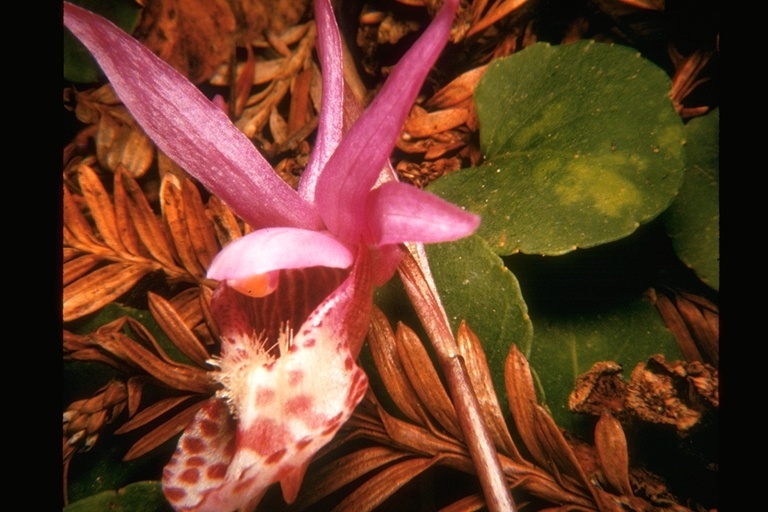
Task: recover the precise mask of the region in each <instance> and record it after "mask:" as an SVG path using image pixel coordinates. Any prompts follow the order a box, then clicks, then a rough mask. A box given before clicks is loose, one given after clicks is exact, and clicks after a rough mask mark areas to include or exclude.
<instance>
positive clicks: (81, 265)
mask: <svg viewBox="0 0 768 512" xmlns="http://www.w3.org/2000/svg"><path fill="white" fill-rule="evenodd" d="M101 261H102V257H101V256H98V255H96V254H84V255H82V256H79V257H77V258H73V259H70V260H68V261H66V262H65V263H64V271H63V275H62V283H63V284H64V286H67V285H68V284H70V283H72V282H74V281H76V280H77V279H80V278H81V277H83V276H84V275H86V274H87V273H88V272H90V271H91V270H92V269H93V268H95V267H96V265H98V264H99V262H101Z"/></svg>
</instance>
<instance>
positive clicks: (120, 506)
mask: <svg viewBox="0 0 768 512" xmlns="http://www.w3.org/2000/svg"><path fill="white" fill-rule="evenodd" d="M172 510H173V509H172V508H171V506H170V505H169V504H168V501H167V500H166V499H165V496H163V490H162V488H161V486H160V482H154V481H153V482H136V483H134V484H131V485H128V486H126V487H123V488H122V489H120V490H117V491H104V492H101V493H99V494H95V495H93V496H90V497H88V498H84V499H82V500H80V501H76V502H74V503H71V504H69V505H67V506H66V507H64V512H164V511H169V512H170V511H172Z"/></svg>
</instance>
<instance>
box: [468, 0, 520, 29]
mask: <svg viewBox="0 0 768 512" xmlns="http://www.w3.org/2000/svg"><path fill="white" fill-rule="evenodd" d="M526 2H527V0H497V1H496V2H495V3H494V4H493V5H492V6H491V7H490V8H488V10H487V11H486V10H485V5H486V3H487V2H485V1H484V2H475V3H473V5H472V7H471V11H472V24H471V28H470V29H469V31H468V32H467V34H466V36H465V37H471V36H472V35H474V34H477V33H479V32H482V31H483V30H485V29H486V28H488V27H490V26H491V25H493V24H494V23H496V22H497V21H499V20H500V19H502V18H503V17H505V16H507V15H508V14H510V13H511V12H512V11H514V10H515V9H517V8H519V7H520V6H521V5H523V4H525V3H526ZM475 5H477V6H478V8H475Z"/></svg>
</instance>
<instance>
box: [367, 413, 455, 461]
mask: <svg viewBox="0 0 768 512" xmlns="http://www.w3.org/2000/svg"><path fill="white" fill-rule="evenodd" d="M376 407H377V409H378V416H379V419H380V422H381V425H382V426H383V427H384V430H385V432H386V435H387V438H385V440H389V441H390V442H391V441H394V442H395V443H398V444H399V445H401V446H407V447H408V448H409V449H410V450H411V451H412V452H413V453H416V454H419V455H434V454H438V453H450V452H455V453H465V452H466V449H465V448H463V447H462V444H461V443H460V441H457V440H456V439H455V438H451V437H448V436H445V435H442V434H441V433H439V432H434V431H433V430H427V429H425V428H422V427H418V426H416V425H413V424H412V423H408V422H406V421H402V420H399V419H397V418H395V417H394V416H391V415H389V414H388V413H387V412H386V411H385V410H384V409H383V408H382V407H381V405H379V404H378V403H377V404H376ZM374 438H375V436H374Z"/></svg>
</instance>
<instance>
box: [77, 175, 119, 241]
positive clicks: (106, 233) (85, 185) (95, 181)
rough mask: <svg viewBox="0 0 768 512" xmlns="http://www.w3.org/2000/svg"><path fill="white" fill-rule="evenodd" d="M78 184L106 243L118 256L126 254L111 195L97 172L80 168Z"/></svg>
mask: <svg viewBox="0 0 768 512" xmlns="http://www.w3.org/2000/svg"><path fill="white" fill-rule="evenodd" d="M78 182H79V184H80V188H81V190H82V193H83V198H84V199H85V202H86V204H87V205H88V210H89V211H90V213H91V217H92V218H93V222H94V223H95V224H96V229H97V230H98V232H99V234H100V235H101V237H102V239H103V240H104V243H106V244H107V245H108V246H109V247H110V248H111V249H112V250H113V251H115V253H116V254H126V250H125V247H124V246H123V243H122V242H121V240H120V232H119V231H118V229H117V220H116V219H115V210H114V207H113V205H112V201H111V199H110V197H109V194H108V193H107V191H106V190H105V189H104V185H103V184H102V183H101V180H100V179H99V177H98V175H97V174H96V171H94V170H93V169H92V168H91V167H88V166H86V165H81V166H80V167H79V168H78Z"/></svg>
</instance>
